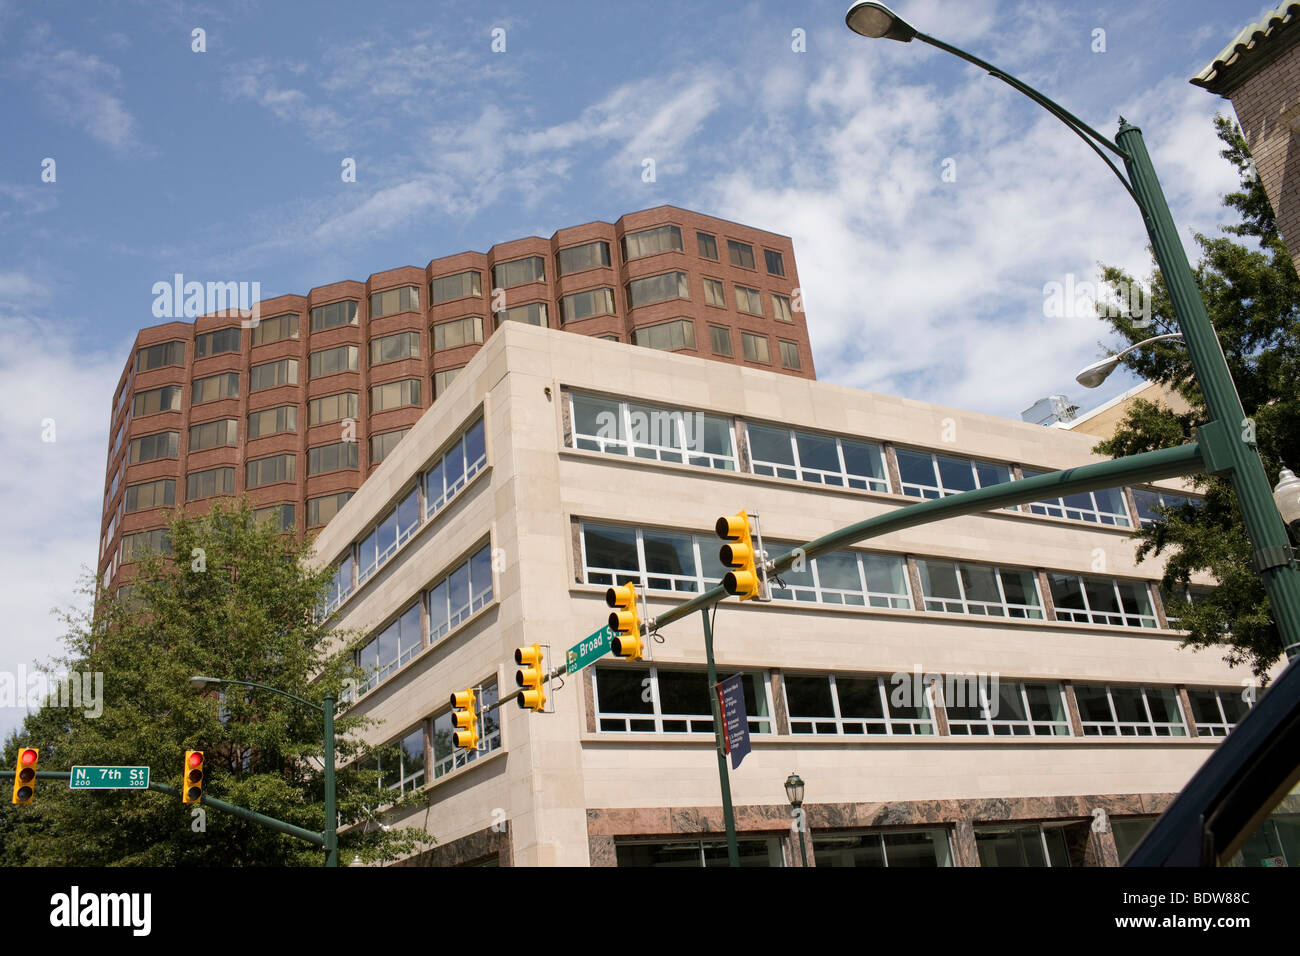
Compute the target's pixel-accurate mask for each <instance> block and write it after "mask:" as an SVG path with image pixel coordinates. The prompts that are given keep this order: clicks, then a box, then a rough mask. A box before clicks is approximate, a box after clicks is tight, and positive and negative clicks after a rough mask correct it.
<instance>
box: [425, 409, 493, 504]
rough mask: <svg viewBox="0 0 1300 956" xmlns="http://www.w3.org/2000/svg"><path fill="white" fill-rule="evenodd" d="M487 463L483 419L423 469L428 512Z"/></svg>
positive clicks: (463, 485) (455, 491)
mask: <svg viewBox="0 0 1300 956" xmlns="http://www.w3.org/2000/svg"><path fill="white" fill-rule="evenodd" d="M486 463H487V453H486V451H485V446H484V438H483V421H482V419H480V420H479V421H477V422H475V423H474V424H473V425H471V426H470V427H469V429H468V430H466V431H465V433H464V434H463V436H462V437H461V438H460V439H459V440H458V441H457V442H456V443H455V444H454V445H452V446H451V448H449V449H448V450H447V452H446V453H445V454H444V455H443V456H442V457H441V458H438V459H436V460H435V461H434V463H433V464H432V465H431V466H430V467H429V469H428V470H427V471H426V472H425V473H424V500H425V514H426V516H427V515H432V514H433V513H434V512H436V511H438V510H439V509H440V508H442V507H443V506H444V505H445V504H446V503H447V502H448V501H450V500H451V498H452V497H453V496H454V495H455V494H456V493H457V492H458V491H460V489H461V488H463V487H465V485H466V483H467V482H468V481H469V479H470V478H472V477H474V475H476V474H478V472H479V471H480V470H481V469H482V468H483V466H484V465H485V464H486Z"/></svg>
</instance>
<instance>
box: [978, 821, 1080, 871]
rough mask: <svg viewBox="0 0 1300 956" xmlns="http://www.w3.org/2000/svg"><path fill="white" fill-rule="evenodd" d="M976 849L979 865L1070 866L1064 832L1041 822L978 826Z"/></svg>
mask: <svg viewBox="0 0 1300 956" xmlns="http://www.w3.org/2000/svg"><path fill="white" fill-rule="evenodd" d="M975 847H976V849H978V850H979V855H980V866H1069V865H1070V854H1069V852H1068V851H1067V850H1066V846H1065V830H1064V829H1063V828H1062V827H1048V826H1044V825H1043V824H1041V823H1030V824H1024V825H1020V826H996V827H988V826H977V827H976V828H975Z"/></svg>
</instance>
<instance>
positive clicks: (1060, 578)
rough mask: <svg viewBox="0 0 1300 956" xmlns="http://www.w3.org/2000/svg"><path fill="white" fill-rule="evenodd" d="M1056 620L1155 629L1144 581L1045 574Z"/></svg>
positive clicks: (1154, 617) (1154, 619)
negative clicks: (1049, 586) (1054, 607)
mask: <svg viewBox="0 0 1300 956" xmlns="http://www.w3.org/2000/svg"><path fill="white" fill-rule="evenodd" d="M1047 579H1048V581H1049V582H1050V583H1051V588H1052V603H1054V604H1055V605H1056V619H1057V620H1058V621H1075V622H1079V623H1084V624H1110V625H1112V626H1115V627H1155V626H1156V616H1155V613H1154V612H1153V611H1152V610H1151V594H1150V592H1148V591H1147V586H1146V583H1145V582H1141V581H1119V580H1116V579H1114V578H1091V577H1082V576H1080V575H1076V574H1061V573H1058V572H1055V571H1049V572H1048V573H1047Z"/></svg>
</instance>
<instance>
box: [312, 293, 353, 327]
mask: <svg viewBox="0 0 1300 956" xmlns="http://www.w3.org/2000/svg"><path fill="white" fill-rule="evenodd" d="M356 324H357V303H356V302H355V301H354V300H352V299H348V300H345V301H343V302H331V303H330V304H329V305H318V306H316V308H314V309H312V310H311V330H312V331H313V332H323V331H325V330H326V329H336V328H338V327H339V326H342V325H356Z"/></svg>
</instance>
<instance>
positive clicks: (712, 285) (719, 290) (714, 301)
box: [704, 278, 727, 309]
mask: <svg viewBox="0 0 1300 956" xmlns="http://www.w3.org/2000/svg"><path fill="white" fill-rule="evenodd" d="M704 304H705V305H713V306H717V307H718V308H719V309H725V308H726V307H727V290H726V289H725V288H724V287H723V285H722V283H721V282H719V281H718V280H717V279H707V278H706V279H705V280H704Z"/></svg>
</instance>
